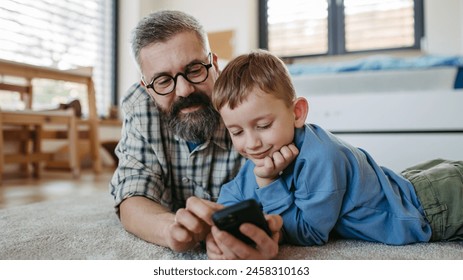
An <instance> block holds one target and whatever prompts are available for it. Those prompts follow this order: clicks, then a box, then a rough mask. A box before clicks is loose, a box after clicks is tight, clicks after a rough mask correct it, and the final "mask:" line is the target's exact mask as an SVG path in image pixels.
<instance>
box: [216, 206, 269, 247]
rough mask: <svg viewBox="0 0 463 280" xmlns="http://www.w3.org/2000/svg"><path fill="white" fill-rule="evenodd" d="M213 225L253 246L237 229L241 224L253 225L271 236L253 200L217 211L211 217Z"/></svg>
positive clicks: (262, 215)
mask: <svg viewBox="0 0 463 280" xmlns="http://www.w3.org/2000/svg"><path fill="white" fill-rule="evenodd" d="M212 220H213V221H214V224H215V225H216V226H217V227H218V228H219V229H221V230H225V231H228V232H229V233H231V234H233V235H234V236H235V237H236V238H238V239H240V240H241V241H243V242H245V243H247V244H250V245H254V241H252V240H251V239H250V238H249V237H247V236H246V235H244V234H242V233H241V232H240V230H239V227H240V225H241V224H243V223H251V224H254V225H256V226H258V227H260V228H261V229H263V230H264V231H265V232H266V233H267V234H268V235H269V236H272V233H271V231H270V229H269V228H268V225H267V221H266V220H265V218H264V214H263V213H262V210H261V209H260V207H259V204H258V203H257V201H255V200H254V199H248V200H244V201H241V202H238V203H237V204H234V205H231V206H228V207H225V208H223V209H221V210H218V211H217V212H215V213H214V214H213V215H212Z"/></svg>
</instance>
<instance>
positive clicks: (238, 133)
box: [229, 130, 243, 136]
mask: <svg viewBox="0 0 463 280" xmlns="http://www.w3.org/2000/svg"><path fill="white" fill-rule="evenodd" d="M229 132H230V134H231V135H232V136H238V135H240V134H241V133H243V131H242V130H235V131H230V130H229Z"/></svg>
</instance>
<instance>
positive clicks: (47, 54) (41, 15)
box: [0, 0, 117, 115]
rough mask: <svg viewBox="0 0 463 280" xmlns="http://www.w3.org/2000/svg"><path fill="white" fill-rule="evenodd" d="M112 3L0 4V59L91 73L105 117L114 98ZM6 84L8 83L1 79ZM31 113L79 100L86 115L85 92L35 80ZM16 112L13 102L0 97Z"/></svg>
mask: <svg viewBox="0 0 463 280" xmlns="http://www.w3.org/2000/svg"><path fill="white" fill-rule="evenodd" d="M116 4H117V2H116V0H67V1H61V0H2V1H1V2H0V59H5V60H11V61H15V62H21V63H28V64H33V65H39V66H47V67H55V68H58V69H71V68H79V67H92V68H93V78H94V83H95V92H96V102H97V110H98V114H99V115H106V114H107V112H108V109H109V107H110V105H111V104H114V102H115V101H114V100H115V99H116V97H115V92H116V91H115V85H114V84H115V67H116V66H115V65H116V63H115V60H116V58H115V57H116V55H115V53H116V38H115V24H116ZM1 79H8V77H0V81H1ZM33 86H34V98H33V102H34V103H33V108H34V109H46V108H50V107H55V108H56V107H57V105H58V104H59V103H66V102H69V101H70V100H69V98H79V99H80V100H81V103H82V107H83V113H84V114H85V113H86V112H87V111H88V108H87V107H86V106H87V102H86V101H85V96H86V95H85V87H82V86H81V85H74V84H72V83H65V82H58V81H48V80H35V81H34V84H33ZM0 101H1V102H2V103H1V104H2V106H5V107H8V108H15V107H16V108H18V107H19V105H18V104H17V101H18V98H17V97H4V96H0Z"/></svg>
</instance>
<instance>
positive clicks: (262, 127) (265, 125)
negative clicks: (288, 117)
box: [257, 123, 272, 129]
mask: <svg viewBox="0 0 463 280" xmlns="http://www.w3.org/2000/svg"><path fill="white" fill-rule="evenodd" d="M271 126H272V123H267V124H261V125H258V126H257V129H267V128H270V127H271Z"/></svg>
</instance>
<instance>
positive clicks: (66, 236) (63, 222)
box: [0, 192, 463, 260]
mask: <svg viewBox="0 0 463 280" xmlns="http://www.w3.org/2000/svg"><path fill="white" fill-rule="evenodd" d="M0 236H1V238H0V259H3V260H56V259H59V260H152V259H163V260H170V259H180V260H190V259H197V260H203V259H207V256H206V253H205V251H204V250H203V249H201V248H196V249H194V250H191V251H189V252H186V253H175V252H173V251H171V250H170V249H167V248H164V247H161V246H157V245H155V244H151V243H147V242H145V241H143V240H141V239H139V238H137V237H135V236H133V235H132V234H130V233H127V232H126V231H125V230H124V229H123V228H122V226H121V224H120V222H119V220H118V218H117V217H116V215H115V213H114V210H113V205H112V198H111V197H110V195H109V194H108V193H106V192H100V193H96V194H95V195H93V196H89V195H81V196H78V197H74V198H73V199H62V200H56V201H47V202H39V203H35V204H30V205H26V206H19V207H13V208H9V209H3V210H0ZM278 258H279V259H288V260H303V259H318V260H341V259H344V260H345V259H347V260H366V259H370V260H408V259H416V260H418V259H427V260H433V259H445V260H455V259H458V260H462V259H463V242H438V243H426V244H424V243H423V244H413V245H407V246H388V245H383V244H377V243H370V242H362V241H354V240H334V241H330V242H329V243H328V244H326V245H324V246H313V247H297V246H288V245H283V246H282V247H281V249H280V253H279V256H278Z"/></svg>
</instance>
